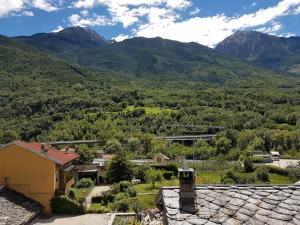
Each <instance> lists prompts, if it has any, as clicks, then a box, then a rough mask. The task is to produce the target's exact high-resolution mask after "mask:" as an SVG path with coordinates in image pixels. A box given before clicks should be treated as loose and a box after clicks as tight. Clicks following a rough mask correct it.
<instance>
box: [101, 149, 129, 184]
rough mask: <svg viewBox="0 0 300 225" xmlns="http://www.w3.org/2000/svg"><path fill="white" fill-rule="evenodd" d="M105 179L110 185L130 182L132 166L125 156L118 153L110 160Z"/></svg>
mask: <svg viewBox="0 0 300 225" xmlns="http://www.w3.org/2000/svg"><path fill="white" fill-rule="evenodd" d="M106 178H107V180H108V182H110V183H118V182H120V181H123V180H128V181H131V180H132V178H133V164H132V163H131V162H130V161H129V160H128V159H127V157H126V155H125V154H123V153H119V154H117V155H116V156H115V157H114V158H113V159H112V161H111V163H110V164H109V167H108V170H107V174H106Z"/></svg>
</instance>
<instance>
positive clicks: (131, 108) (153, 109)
mask: <svg viewBox="0 0 300 225" xmlns="http://www.w3.org/2000/svg"><path fill="white" fill-rule="evenodd" d="M136 109H144V110H145V112H146V114H160V113H163V112H166V113H170V112H172V111H173V110H172V109H162V108H158V107H134V106H128V107H127V108H126V109H125V112H131V111H134V110H136Z"/></svg>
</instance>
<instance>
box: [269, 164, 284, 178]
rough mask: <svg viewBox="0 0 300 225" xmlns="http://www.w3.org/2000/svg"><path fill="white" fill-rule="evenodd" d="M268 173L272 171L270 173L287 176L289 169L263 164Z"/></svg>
mask: <svg viewBox="0 0 300 225" xmlns="http://www.w3.org/2000/svg"><path fill="white" fill-rule="evenodd" d="M264 167H265V168H266V169H267V170H268V172H269V173H272V174H278V175H281V176H286V177H287V176H288V175H289V171H288V170H287V169H284V168H280V167H277V166H264Z"/></svg>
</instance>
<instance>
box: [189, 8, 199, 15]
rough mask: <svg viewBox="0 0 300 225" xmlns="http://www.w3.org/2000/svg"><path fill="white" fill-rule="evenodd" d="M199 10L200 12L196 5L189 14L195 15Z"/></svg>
mask: <svg viewBox="0 0 300 225" xmlns="http://www.w3.org/2000/svg"><path fill="white" fill-rule="evenodd" d="M199 12H201V9H199V8H198V7H196V8H195V9H194V10H193V11H191V12H190V15H191V16H195V15H197V14H198V13H199Z"/></svg>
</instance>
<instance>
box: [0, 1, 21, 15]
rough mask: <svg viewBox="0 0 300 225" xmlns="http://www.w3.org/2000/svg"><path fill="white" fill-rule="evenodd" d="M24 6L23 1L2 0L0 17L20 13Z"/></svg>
mask: <svg viewBox="0 0 300 225" xmlns="http://www.w3.org/2000/svg"><path fill="white" fill-rule="evenodd" d="M23 6H24V3H23V1H22V0H13V1H12V0H0V17H1V16H6V15H8V14H9V13H11V12H18V11H20V10H21V9H22V8H23Z"/></svg>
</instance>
